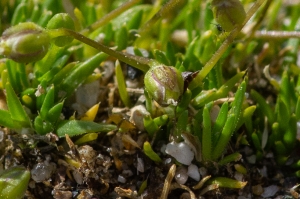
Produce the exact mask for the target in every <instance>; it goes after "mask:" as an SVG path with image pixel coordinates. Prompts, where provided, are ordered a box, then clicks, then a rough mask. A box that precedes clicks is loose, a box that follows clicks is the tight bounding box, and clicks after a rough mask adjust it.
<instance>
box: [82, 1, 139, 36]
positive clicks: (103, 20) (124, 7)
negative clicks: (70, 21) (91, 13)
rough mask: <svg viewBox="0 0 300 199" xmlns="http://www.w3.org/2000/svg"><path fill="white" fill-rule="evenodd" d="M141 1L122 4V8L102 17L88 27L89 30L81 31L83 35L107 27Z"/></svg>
mask: <svg viewBox="0 0 300 199" xmlns="http://www.w3.org/2000/svg"><path fill="white" fill-rule="evenodd" d="M140 1H141V0H129V1H128V2H126V3H124V4H122V5H121V6H120V7H118V8H116V9H115V10H113V11H111V12H110V13H108V14H107V15H105V16H104V17H102V18H101V19H100V20H98V21H96V22H95V23H93V24H92V25H90V26H88V27H87V28H85V29H83V30H82V31H80V33H81V34H83V35H87V34H88V33H89V32H92V31H94V30H96V29H97V28H99V27H102V26H104V25H106V24H107V23H108V22H110V21H111V20H112V19H114V18H116V17H117V16H119V15H120V14H121V13H123V12H125V11H126V10H128V9H129V8H131V7H132V6H133V5H135V4H137V3H139V2H140Z"/></svg>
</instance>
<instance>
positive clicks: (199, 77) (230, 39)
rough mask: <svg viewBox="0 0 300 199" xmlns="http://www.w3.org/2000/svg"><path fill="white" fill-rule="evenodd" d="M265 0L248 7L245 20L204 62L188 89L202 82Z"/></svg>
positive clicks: (259, 0)
mask: <svg viewBox="0 0 300 199" xmlns="http://www.w3.org/2000/svg"><path fill="white" fill-rule="evenodd" d="M264 1H265V0H258V1H256V2H255V4H254V5H253V6H252V7H251V8H250V10H249V11H248V12H247V15H246V19H245V21H244V22H243V23H242V24H240V25H237V26H236V27H235V28H234V29H233V30H232V31H231V33H230V34H229V36H228V37H227V38H226V40H225V41H224V42H223V44H222V45H221V46H220V48H219V49H218V50H217V51H216V52H215V54H214V55H213V56H212V57H211V58H210V60H209V61H208V62H207V63H206V64H205V66H204V67H203V68H202V69H201V70H200V72H199V73H198V74H197V76H196V77H195V78H194V79H193V81H192V82H191V83H190V85H189V89H191V90H192V89H194V88H196V87H198V85H199V84H201V83H202V81H203V79H204V78H205V77H206V75H207V74H208V73H209V72H210V71H211V69H212V68H213V67H214V66H215V64H216V63H217V62H218V61H219V59H220V58H221V56H222V55H223V54H224V53H225V51H226V49H227V48H228V47H229V45H230V44H231V43H232V42H233V40H234V38H235V37H236V36H237V35H238V33H239V32H240V31H241V30H242V28H243V27H244V25H245V24H246V23H247V22H248V21H249V19H250V18H251V17H252V15H253V14H254V13H255V12H256V11H257V9H258V8H259V7H260V6H261V5H262V4H263V3H264Z"/></svg>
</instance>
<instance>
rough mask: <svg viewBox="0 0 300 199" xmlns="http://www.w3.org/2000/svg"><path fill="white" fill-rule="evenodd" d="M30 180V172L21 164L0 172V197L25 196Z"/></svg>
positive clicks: (17, 197) (18, 197)
mask: <svg viewBox="0 0 300 199" xmlns="http://www.w3.org/2000/svg"><path fill="white" fill-rule="evenodd" d="M29 180H30V172H29V171H28V170H27V169H26V168H24V167H21V166H15V167H11V168H9V169H7V170H4V171H2V172H1V173H0V197H1V198H16V199H20V198H23V196H24V194H25V191H26V190H27V186H28V183H29Z"/></svg>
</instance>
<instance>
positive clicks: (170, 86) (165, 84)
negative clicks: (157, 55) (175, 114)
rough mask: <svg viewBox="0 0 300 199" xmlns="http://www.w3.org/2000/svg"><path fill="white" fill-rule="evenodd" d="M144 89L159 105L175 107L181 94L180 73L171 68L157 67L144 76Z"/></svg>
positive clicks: (181, 80)
mask: <svg viewBox="0 0 300 199" xmlns="http://www.w3.org/2000/svg"><path fill="white" fill-rule="evenodd" d="M144 82H145V89H146V91H147V92H148V93H149V95H150V96H151V97H152V98H153V99H154V100H155V101H156V102H158V103H159V104H160V105H169V104H173V105H176V103H177V101H178V99H179V97H180V96H181V95H182V93H183V86H184V81H183V77H182V75H181V73H180V72H179V71H178V70H177V69H176V68H175V67H172V66H164V65H159V66H155V67H153V68H151V69H150V70H149V71H148V72H147V73H146V75H145V79H144Z"/></svg>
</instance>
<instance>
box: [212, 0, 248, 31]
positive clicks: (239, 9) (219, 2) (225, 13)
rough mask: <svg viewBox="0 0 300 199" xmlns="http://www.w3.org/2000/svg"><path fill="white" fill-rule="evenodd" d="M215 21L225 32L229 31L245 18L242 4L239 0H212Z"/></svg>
mask: <svg viewBox="0 0 300 199" xmlns="http://www.w3.org/2000/svg"><path fill="white" fill-rule="evenodd" d="M211 5H212V10H213V13H214V17H215V20H216V21H217V22H218V23H219V24H220V25H221V26H222V28H223V29H224V30H225V31H231V30H233V28H234V27H235V25H237V24H242V23H243V22H244V20H245V18H246V12H245V10H244V7H243V4H242V3H241V2H240V1H239V0H212V2H211Z"/></svg>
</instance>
